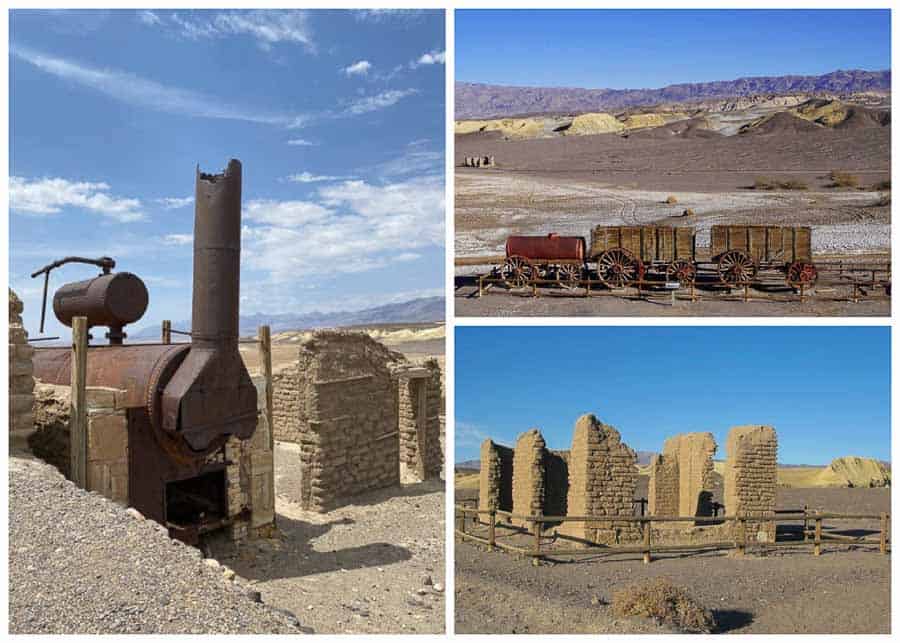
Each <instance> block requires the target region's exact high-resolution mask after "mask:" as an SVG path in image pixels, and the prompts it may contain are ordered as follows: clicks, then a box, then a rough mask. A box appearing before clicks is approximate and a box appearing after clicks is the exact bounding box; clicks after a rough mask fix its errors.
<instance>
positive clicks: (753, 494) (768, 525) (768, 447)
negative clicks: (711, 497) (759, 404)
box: [723, 425, 778, 542]
mask: <svg viewBox="0 0 900 643" xmlns="http://www.w3.org/2000/svg"><path fill="white" fill-rule="evenodd" d="M723 477H724V483H725V508H726V510H727V511H728V513H729V514H743V515H751V516H758V517H761V518H765V517H768V518H770V520H760V521H748V526H747V529H748V537H751V536H752V539H754V540H757V541H759V542H774V540H775V523H774V521H772V520H771V518H774V511H775V491H776V488H777V485H778V438H777V436H776V435H775V429H773V428H772V427H770V426H760V425H751V426H736V427H734V428H733V429H731V433H729V434H728V458H727V460H726V461H725V475H724V476H723Z"/></svg>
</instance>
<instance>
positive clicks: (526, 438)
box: [510, 429, 547, 528]
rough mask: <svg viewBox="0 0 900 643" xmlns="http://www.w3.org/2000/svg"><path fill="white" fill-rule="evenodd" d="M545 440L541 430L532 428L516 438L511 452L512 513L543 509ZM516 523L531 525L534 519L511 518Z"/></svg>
mask: <svg viewBox="0 0 900 643" xmlns="http://www.w3.org/2000/svg"><path fill="white" fill-rule="evenodd" d="M546 450H547V449H546V443H545V442H544V437H543V436H542V435H541V432H540V431H538V430H537V429H531V430H529V431H526V432H525V433H522V434H521V435H520V436H519V437H518V439H517V440H516V448H515V452H514V455H513V489H512V504H513V509H512V511H513V513H514V514H518V515H521V516H531V515H534V514H538V513H544V455H545V452H546ZM510 522H512V523H513V524H515V525H519V526H522V527H528V528H530V527H531V526H532V524H533V523H530V522H527V521H524V520H511V521H510Z"/></svg>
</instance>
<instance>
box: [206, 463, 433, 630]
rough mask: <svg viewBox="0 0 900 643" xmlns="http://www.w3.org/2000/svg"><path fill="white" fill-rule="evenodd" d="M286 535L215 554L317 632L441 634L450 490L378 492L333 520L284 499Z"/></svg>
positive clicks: (281, 511)
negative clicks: (446, 499)
mask: <svg viewBox="0 0 900 643" xmlns="http://www.w3.org/2000/svg"><path fill="white" fill-rule="evenodd" d="M276 511H277V514H278V515H277V527H278V530H279V532H280V534H281V535H280V537H279V538H276V539H273V540H267V541H262V542H259V543H257V544H256V545H255V546H251V547H248V548H245V549H243V550H242V551H240V552H239V553H236V554H232V555H230V556H217V558H220V560H222V562H223V563H225V564H226V565H228V566H229V567H231V568H233V569H234V570H235V571H237V573H238V574H239V575H240V576H242V577H244V578H246V579H248V582H249V585H250V586H251V587H253V588H254V589H257V590H259V591H260V592H261V593H262V597H263V600H264V601H265V602H266V603H270V604H272V605H277V606H279V607H280V608H283V609H287V610H290V611H291V612H294V613H296V614H297V615H298V617H299V618H300V619H302V621H303V623H304V625H307V626H309V627H311V628H312V629H313V630H314V631H316V632H320V633H323V632H324V633H333V634H344V633H360V632H369V633H381V634H389V633H392V634H411V633H440V632H443V631H444V527H443V525H444V483H443V481H441V480H438V481H431V482H427V483H422V484H417V485H411V486H405V487H403V488H402V489H399V490H398V489H396V488H393V489H382V490H379V491H375V492H372V493H369V494H365V495H362V496H357V497H355V498H354V499H353V504H350V505H347V506H345V507H341V508H338V509H336V510H334V511H331V512H328V513H327V514H317V513H313V512H308V511H303V510H302V509H301V508H300V507H299V506H297V505H295V504H293V503H291V502H289V501H287V500H286V499H284V498H282V497H278V498H277V501H276Z"/></svg>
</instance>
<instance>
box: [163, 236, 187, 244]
mask: <svg viewBox="0 0 900 643" xmlns="http://www.w3.org/2000/svg"><path fill="white" fill-rule="evenodd" d="M163 243H164V244H166V245H167V246H186V245H188V244H191V243H194V235H193V234H167V235H166V236H165V237H163Z"/></svg>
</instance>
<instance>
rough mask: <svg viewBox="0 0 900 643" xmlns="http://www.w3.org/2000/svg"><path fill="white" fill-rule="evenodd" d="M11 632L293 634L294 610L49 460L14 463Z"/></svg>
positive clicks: (296, 628) (16, 460) (297, 626)
mask: <svg viewBox="0 0 900 643" xmlns="http://www.w3.org/2000/svg"><path fill="white" fill-rule="evenodd" d="M9 463H10V464H9V467H10V471H9V631H10V633H12V634H114V633H148V634H151V633H159V634H175V633H179V634H188V633H190V634H250V633H259V634H263V633H266V634H282V633H284V634H288V633H294V634H296V633H299V632H301V631H303V629H302V628H301V627H300V624H299V622H298V621H297V619H296V618H295V617H294V616H293V615H292V614H290V613H288V612H284V611H280V610H276V609H274V608H272V607H269V606H267V605H265V604H263V603H260V602H258V601H259V595H258V593H254V592H253V590H250V589H248V588H247V587H245V586H244V585H243V583H242V582H241V581H240V580H239V579H238V580H237V581H234V580H228V578H227V577H228V576H233V572H231V571H230V570H227V569H226V568H224V567H222V566H220V565H219V564H218V563H216V562H215V561H204V559H203V555H202V554H201V552H200V551H199V550H197V549H195V548H193V547H188V546H186V545H184V544H182V543H181V542H179V541H177V540H172V539H170V538H169V537H168V535H167V534H166V531H165V529H164V528H163V527H162V526H160V525H159V524H158V523H156V522H153V521H151V520H145V519H143V517H141V516H140V514H137V513H136V512H134V511H133V510H126V509H124V508H123V507H121V506H119V505H116V504H114V503H113V502H110V501H108V500H106V499H105V498H103V497H102V496H100V495H98V494H96V493H90V492H87V491H84V490H82V489H79V488H77V487H76V486H75V485H73V484H72V483H71V482H69V481H68V480H66V479H65V478H63V476H62V475H60V473H59V472H58V471H57V470H56V469H54V468H53V467H51V466H50V465H48V464H45V463H43V462H40V461H38V460H32V459H27V458H17V457H11V458H10V460H9Z"/></svg>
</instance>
